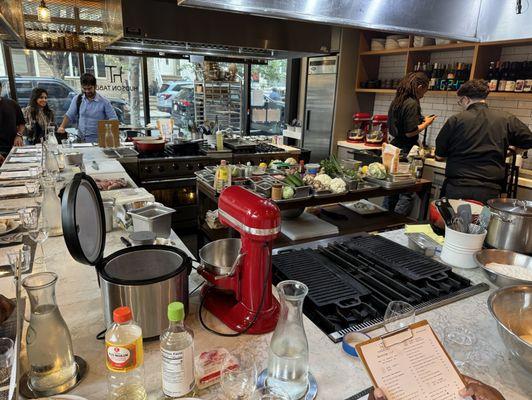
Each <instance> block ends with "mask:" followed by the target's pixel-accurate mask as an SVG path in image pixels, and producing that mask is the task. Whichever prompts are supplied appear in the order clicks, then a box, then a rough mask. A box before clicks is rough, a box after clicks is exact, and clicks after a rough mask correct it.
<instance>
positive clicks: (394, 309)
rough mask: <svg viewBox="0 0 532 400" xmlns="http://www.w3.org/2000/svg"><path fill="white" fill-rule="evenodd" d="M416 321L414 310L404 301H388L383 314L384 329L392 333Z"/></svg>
mask: <svg viewBox="0 0 532 400" xmlns="http://www.w3.org/2000/svg"><path fill="white" fill-rule="evenodd" d="M415 321H416V310H415V309H414V307H412V306H411V305H410V304H408V303H406V302H404V301H390V303H388V307H386V312H385V313H384V329H385V330H386V332H393V331H396V330H399V329H403V328H406V327H407V326H408V325H411V324H413V323H414V322H415Z"/></svg>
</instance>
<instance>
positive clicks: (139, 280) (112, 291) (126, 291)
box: [61, 173, 191, 338]
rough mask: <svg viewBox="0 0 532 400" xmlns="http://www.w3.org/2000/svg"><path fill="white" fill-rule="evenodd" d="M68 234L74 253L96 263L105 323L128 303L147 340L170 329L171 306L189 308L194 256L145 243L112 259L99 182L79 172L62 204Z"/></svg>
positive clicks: (113, 255) (68, 188) (77, 256)
mask: <svg viewBox="0 0 532 400" xmlns="http://www.w3.org/2000/svg"><path fill="white" fill-rule="evenodd" d="M61 217H62V222H63V235H64V238H65V242H66V245H67V248H68V250H69V251H70V254H71V255H72V257H73V258H74V259H75V260H76V261H78V262H80V263H82V264H87V265H93V266H95V267H96V271H97V273H98V282H99V284H100V288H101V292H102V302H103V311H104V317H105V325H106V327H109V326H110V325H111V323H112V322H113V321H112V314H113V310H114V309H115V308H117V307H121V306H128V307H130V308H131V310H132V311H133V317H134V318H135V321H136V322H137V323H138V324H139V325H140V327H141V328H142V336H143V337H144V338H150V337H156V336H159V335H160V333H161V332H162V331H163V330H164V329H165V328H166V327H167V325H168V319H167V316H166V309H167V306H168V304H170V303H172V302H174V301H180V302H182V303H184V304H185V307H188V275H189V274H190V271H191V261H190V258H189V257H188V256H187V255H186V254H185V253H184V252H183V251H181V250H179V249H177V248H175V247H173V246H163V245H142V246H133V247H128V248H125V249H122V250H119V251H116V252H114V253H112V254H110V255H108V256H107V257H104V256H103V253H104V249H105V237H106V233H105V231H106V229H105V212H104V208H103V203H102V198H101V196H100V192H99V190H98V187H97V186H96V183H95V182H94V180H93V179H92V178H91V177H90V176H88V175H86V174H84V173H79V174H76V175H75V176H74V178H73V179H72V182H71V183H70V184H69V185H68V186H67V187H66V188H65V192H64V193H63V198H62V205H61Z"/></svg>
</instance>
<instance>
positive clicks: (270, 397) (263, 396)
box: [251, 386, 290, 400]
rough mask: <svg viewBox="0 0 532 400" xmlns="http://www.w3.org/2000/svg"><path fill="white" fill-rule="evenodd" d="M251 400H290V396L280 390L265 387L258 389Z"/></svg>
mask: <svg viewBox="0 0 532 400" xmlns="http://www.w3.org/2000/svg"><path fill="white" fill-rule="evenodd" d="M251 400H290V396H289V395H288V394H287V393H286V392H285V391H283V390H281V389H279V388H271V387H267V386H265V387H262V388H259V389H256V390H255V391H254V392H253V394H252V395H251Z"/></svg>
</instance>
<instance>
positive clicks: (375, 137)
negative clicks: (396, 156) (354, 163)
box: [366, 114, 388, 147]
mask: <svg viewBox="0 0 532 400" xmlns="http://www.w3.org/2000/svg"><path fill="white" fill-rule="evenodd" d="M387 139H388V116H387V115H383V114H375V115H374V116H373V118H372V119H371V129H370V131H369V133H368V134H367V135H366V144H367V145H368V146H377V147H380V146H382V144H383V143H386V141H387Z"/></svg>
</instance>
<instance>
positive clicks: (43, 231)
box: [18, 207, 49, 270]
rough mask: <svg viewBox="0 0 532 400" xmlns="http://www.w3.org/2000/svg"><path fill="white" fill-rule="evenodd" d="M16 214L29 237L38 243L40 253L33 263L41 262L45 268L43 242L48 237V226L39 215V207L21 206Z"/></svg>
mask: <svg viewBox="0 0 532 400" xmlns="http://www.w3.org/2000/svg"><path fill="white" fill-rule="evenodd" d="M18 214H19V217H20V222H21V224H22V227H23V228H24V229H25V230H26V231H27V232H28V235H29V237H30V239H31V240H33V241H34V242H35V243H37V244H38V245H39V249H40V252H41V255H40V256H39V257H36V258H35V260H34V263H36V264H43V268H44V269H45V270H46V265H45V262H44V249H43V243H44V241H45V240H46V239H48V233H49V227H48V226H47V224H46V223H45V219H44V218H42V216H40V214H41V212H40V208H39V207H26V208H21V209H20V210H18Z"/></svg>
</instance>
